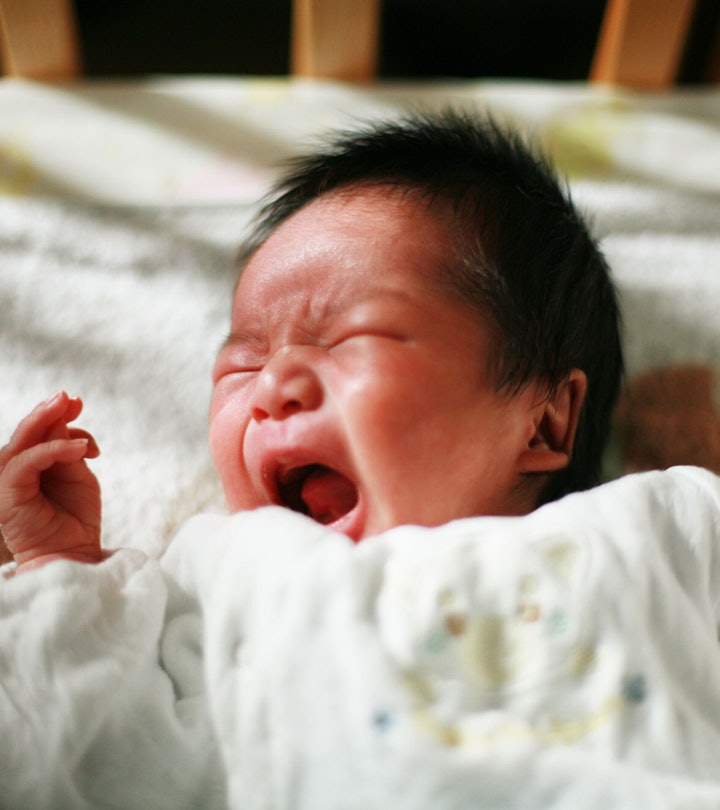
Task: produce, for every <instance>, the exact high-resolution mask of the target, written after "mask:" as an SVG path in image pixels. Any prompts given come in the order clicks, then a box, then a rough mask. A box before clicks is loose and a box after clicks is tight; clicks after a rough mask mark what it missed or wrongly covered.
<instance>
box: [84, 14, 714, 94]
mask: <svg viewBox="0 0 720 810" xmlns="http://www.w3.org/2000/svg"><path fill="white" fill-rule="evenodd" d="M75 8H76V12H77V18H78V23H79V29H80V37H81V47H82V53H83V62H84V72H85V75H88V76H94V77H117V76H137V75H147V74H188V73H194V74H235V75H237V74H240V75H284V74H287V72H288V67H289V42H290V19H291V0H75ZM604 8H605V0H383V3H382V23H381V30H382V32H381V43H380V76H381V77H384V78H398V79H401V78H410V77H412V78H418V77H440V76H448V77H453V76H457V77H501V78H538V79H554V80H583V79H586V78H587V75H588V71H589V69H590V64H591V60H592V56H593V51H594V48H595V43H596V41H597V36H598V33H599V29H600V23H601V20H602V15H603V11H604ZM719 19H720V0H700V3H699V11H698V13H697V15H696V22H695V25H694V28H693V33H692V35H691V37H690V47H689V49H688V51H687V53H686V57H685V60H684V64H683V67H682V70H681V77H680V78H681V81H684V82H695V81H699V80H700V79H701V78H702V77H703V71H704V68H705V64H706V60H707V57H708V55H709V51H710V46H711V38H712V37H713V35H714V33H715V32H716V31H717V30H718V20H719Z"/></svg>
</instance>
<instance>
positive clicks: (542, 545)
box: [0, 468, 720, 810]
mask: <svg viewBox="0 0 720 810" xmlns="http://www.w3.org/2000/svg"><path fill="white" fill-rule="evenodd" d="M0 616H1V617H2V618H1V619H0V640H2V644H0V655H1V656H2V658H1V659H0V677H1V680H0V685H1V688H0V797H1V799H0V803H1V804H2V806H3V807H5V808H24V809H25V810H30V809H31V808H52V809H53V810H59V809H60V808H66V807H67V808H83V807H122V808H135V807H136V808H183V807H202V808H206V809H207V810H209V809H211V808H214V807H223V806H226V802H227V805H228V806H230V807H233V808H242V810H255V809H256V808H257V809H258V810H259V809H260V808H262V809H263V810H270V809H271V808H273V809H277V810H281V809H282V810H284V809H285V808H297V809H299V808H308V810H355V809H357V810H375V809H376V810H387V808H390V807H392V808H397V809H398V810H426V809H427V808H433V810H445V809H446V808H447V809H448V810H450V808H452V809H453V810H459V809H460V808H468V810H471V808H472V810H475V808H478V807H482V808H487V809H488V810H491V809H492V808H498V810H500V808H508V807H516V808H523V810H532V808H538V810H539V809H540V808H542V810H551V809H557V810H559V809H560V808H563V809H564V810H577V809H578V808H583V810H592V809H593V808H597V810H606V808H615V809H616V810H620V808H628V810H637V808H653V810H662V809H663V808H678V810H679V809H680V808H682V810H687V808H693V809H694V810H695V809H699V808H717V807H719V806H720V654H719V653H718V644H717V626H718V617H719V616H720V480H719V479H717V478H714V477H713V476H711V475H710V474H709V473H705V472H702V471H700V470H696V469H693V468H678V469H676V470H674V471H671V472H669V473H651V474H646V475H643V476H635V477H631V478H626V479H623V480H621V481H618V482H615V483H612V484H608V485H606V486H605V487H603V488H600V489H597V490H595V491H592V492H590V493H586V494H581V495H574V496H570V497H569V498H567V499H565V500H564V501H561V502H559V503H556V504H552V505H549V506H546V507H544V508H542V509H540V510H538V511H537V512H535V513H534V514H532V515H530V516H528V517H525V518H475V519H467V520H462V521H458V522H456V523H452V524H449V525H448V526H445V527H441V528H437V529H420V528H412V527H407V528H399V529H396V530H393V531H391V532H388V533H387V534H386V535H384V536H381V537H378V538H374V539H370V540H368V541H366V542H363V543H361V544H360V545H359V546H353V544H352V543H351V542H350V541H349V540H347V538H345V537H343V536H340V535H335V534H332V533H331V532H329V531H328V530H326V529H324V528H323V527H321V526H319V525H318V524H315V523H313V522H312V521H310V520H308V519H306V518H303V517H301V516H298V515H295V514H293V513H290V512H287V511H285V510H281V509H277V508H271V509H265V510H259V511H257V512H251V513H245V514H239V515H236V516H234V517H230V518H223V517H220V516H205V517H198V518H195V519H194V520H192V521H191V522H190V523H188V524H187V525H186V527H184V528H183V530H182V531H181V532H180V534H179V536H178V537H177V538H176V540H175V541H174V542H173V543H172V544H171V546H170V549H169V551H168V552H167V554H166V555H165V557H164V558H163V560H162V562H161V564H158V563H157V562H154V561H151V560H150V559H148V558H146V557H144V555H142V554H141V553H140V552H137V551H118V552H116V553H115V554H114V555H113V556H112V557H111V558H110V559H109V560H108V561H106V562H104V563H103V564H101V565H99V566H83V565H79V564H75V563H64V562H60V563H55V564H51V565H49V566H47V567H46V568H45V569H42V570H40V571H36V572H30V573H28V574H26V575H23V576H20V577H16V578H11V579H8V580H7V581H6V582H5V583H4V584H3V585H2V587H1V588H0Z"/></svg>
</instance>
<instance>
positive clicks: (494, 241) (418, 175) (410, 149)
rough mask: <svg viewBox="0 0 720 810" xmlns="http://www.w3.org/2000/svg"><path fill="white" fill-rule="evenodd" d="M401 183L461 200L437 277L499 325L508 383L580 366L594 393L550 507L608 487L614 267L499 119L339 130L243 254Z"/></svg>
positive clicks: (499, 371) (619, 364) (455, 117)
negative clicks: (349, 201) (364, 190)
mask: <svg viewBox="0 0 720 810" xmlns="http://www.w3.org/2000/svg"><path fill="white" fill-rule="evenodd" d="M376 185H381V186H382V185H394V186H398V187H400V188H401V189H404V190H406V191H407V192H409V193H417V194H419V195H420V196H421V197H422V198H423V199H424V200H426V201H427V202H428V205H429V206H430V207H431V208H432V206H433V205H436V206H438V207H443V206H444V207H445V208H447V206H450V210H451V212H452V214H453V220H454V222H455V225H456V228H455V232H454V233H453V234H451V236H452V237H453V243H454V251H455V255H454V256H451V257H449V261H448V262H447V264H446V266H445V267H443V268H438V270H439V272H444V273H445V274H446V275H447V278H446V280H445V281H446V282H447V284H449V285H450V288H451V289H452V290H453V291H454V293H455V294H457V295H459V296H461V297H462V300H463V301H464V302H465V303H467V304H469V305H471V306H474V307H476V308H477V309H478V310H479V311H480V312H481V313H482V315H483V317H485V318H487V316H488V315H490V321H491V323H492V324H493V325H494V327H495V329H496V330H497V333H498V337H499V347H498V351H497V357H496V358H495V368H494V372H495V377H496V383H497V387H498V390H507V391H508V392H509V393H511V394H512V393H517V392H518V391H520V390H522V388H523V387H524V386H525V385H527V384H528V383H530V382H533V381H538V382H542V383H544V384H545V385H546V386H548V387H549V389H550V391H551V392H552V391H554V390H556V389H557V387H558V386H560V385H562V384H563V383H564V382H565V381H566V380H567V379H568V375H569V374H570V372H571V371H572V369H575V368H578V369H581V370H582V371H584V372H585V374H586V376H587V380H588V390H587V395H586V399H585V403H584V406H583V408H582V411H581V414H580V419H579V423H578V429H577V432H576V436H575V443H574V448H573V452H572V456H571V459H570V462H569V464H568V466H567V467H566V468H565V469H563V470H560V471H559V472H557V473H554V474H553V475H552V476H551V477H550V479H549V480H548V482H547V484H546V485H545V486H544V488H543V490H542V493H541V495H540V499H539V500H540V502H546V501H550V500H554V499H556V498H558V497H560V496H562V495H564V494H566V493H568V492H571V491H574V490H582V489H587V488H589V487H591V486H594V485H595V484H596V483H598V481H599V478H600V473H601V461H602V455H603V450H604V446H605V444H606V441H607V438H608V435H609V432H610V423H611V415H612V410H613V406H614V404H615V401H616V399H617V396H618V392H619V388H620V382H621V377H622V369H623V359H622V350H621V346H620V316H619V310H618V303H617V296H616V293H615V290H614V287H613V283H612V280H611V277H610V271H609V268H608V265H607V263H606V261H605V259H604V257H603V255H602V253H601V252H600V249H599V248H598V245H597V243H596V242H595V240H594V239H593V238H592V236H591V234H590V232H589V229H588V227H587V224H586V223H585V221H584V220H583V217H582V216H581V215H580V213H579V212H578V210H577V209H576V207H575V205H574V203H573V201H572V199H571V196H570V193H569V190H568V189H567V188H566V187H565V185H564V184H563V183H562V182H561V181H560V180H559V178H558V176H557V174H556V172H555V170H554V169H553V168H552V166H551V165H550V163H549V162H548V161H547V160H546V159H545V158H544V157H543V156H542V154H541V153H540V152H539V151H538V150H537V148H535V147H533V146H532V145H529V144H528V143H527V142H526V141H525V140H524V139H523V138H522V137H520V135H519V134H518V133H516V132H513V131H511V130H508V129H506V128H503V127H501V126H500V125H499V124H498V123H497V122H495V121H494V120H493V119H492V118H490V117H487V116H484V115H477V116H476V115H472V114H469V113H459V112H453V111H444V112H442V113H436V114H414V115H411V116H407V117H405V118H403V119H400V120H397V121H389V122H380V123H372V124H367V125H364V126H363V127H361V128H359V129H357V130H353V131H347V132H340V133H336V134H335V135H334V136H332V137H331V138H330V139H328V141H327V142H326V144H325V145H324V147H323V148H321V149H319V150H318V151H316V152H314V153H313V154H310V155H306V156H301V157H300V158H297V159H296V160H294V161H293V162H292V164H291V166H290V169H289V171H288V172H287V174H286V175H285V176H284V177H283V178H281V180H280V181H279V182H278V183H277V185H276V186H275V188H274V190H273V192H272V193H271V195H270V196H269V197H268V198H267V200H266V201H265V204H264V205H263V207H262V209H261V211H260V213H259V215H258V218H257V219H256V222H255V224H254V229H253V231H252V233H251V236H250V239H249V241H248V244H247V251H246V254H245V255H246V256H248V255H250V253H251V252H252V251H253V250H254V249H256V248H257V247H258V246H259V245H260V244H262V243H263V242H264V241H265V239H267V237H268V236H269V235H270V234H271V233H272V231H273V230H274V229H275V228H277V226H278V225H280V224H281V223H282V222H284V221H285V220H286V219H288V217H290V216H291V215H292V214H294V213H295V212H296V211H298V210H299V209H300V208H302V207H303V206H305V205H307V204H308V203H310V202H312V201H313V200H315V199H317V198H318V197H321V196H322V195H324V194H328V193H330V192H332V191H340V190H346V189H350V188H353V187H362V186H376Z"/></svg>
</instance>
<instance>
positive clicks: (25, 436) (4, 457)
mask: <svg viewBox="0 0 720 810" xmlns="http://www.w3.org/2000/svg"><path fill="white" fill-rule="evenodd" d="M78 401H79V400H75V399H71V398H70V397H69V396H68V395H67V394H66V393H65V391H58V392H57V393H56V394H53V395H52V396H51V397H49V398H48V399H46V400H45V401H44V402H41V403H40V404H39V405H36V406H35V408H33V410H32V411H31V412H30V413H29V414H28V415H27V416H26V417H25V418H24V419H23V420H22V421H21V422H20V424H19V425H18V426H17V428H15V432H14V433H13V435H12V436H11V438H10V441H9V442H8V444H6V445H5V446H4V447H3V448H2V449H1V450H0V468H2V467H3V466H4V465H5V464H6V463H7V462H8V460H9V459H10V458H11V457H12V456H15V455H17V454H18V453H22V452H23V451H25V450H27V449H28V448H29V447H32V446H33V445H36V444H38V443H40V442H42V441H43V439H44V437H45V434H46V432H47V431H48V429H49V428H50V427H51V426H52V425H53V423H55V422H57V421H58V420H59V419H61V418H62V417H63V416H64V415H65V414H66V412H67V411H68V405H69V404H70V403H77V402H78ZM77 407H78V405H77V404H74V405H73V406H72V408H71V409H70V412H71V413H72V412H73V411H76V410H77ZM80 408H81V409H82V403H80ZM78 413H79V411H78ZM75 416H77V413H76V414H75Z"/></svg>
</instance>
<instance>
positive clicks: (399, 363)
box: [0, 113, 622, 570]
mask: <svg viewBox="0 0 720 810" xmlns="http://www.w3.org/2000/svg"><path fill="white" fill-rule="evenodd" d="M621 371H622V356H621V349H620V340H619V330H618V309H617V304H616V299H615V294H614V290H613V286H612V283H611V280H610V277H609V273H608V268H607V265H606V263H605V261H604V260H603V257H602V255H601V254H600V252H599V251H598V249H597V247H596V245H595V243H594V242H593V240H592V238H591V236H590V235H589V233H588V230H587V228H586V226H585V224H584V222H583V220H582V218H581V217H580V215H579V214H578V212H577V210H576V209H575V207H574V206H573V204H572V201H571V200H570V198H569V195H568V194H567V193H566V192H565V191H564V190H563V189H562V188H561V186H560V184H559V183H558V181H557V178H556V176H555V175H554V173H553V171H552V170H551V169H550V168H549V166H548V165H547V163H546V162H545V161H544V160H543V159H542V158H541V157H539V156H537V155H536V154H534V153H533V152H532V151H531V150H530V149H528V148H527V147H526V146H525V145H524V144H523V143H522V141H521V140H520V138H519V137H517V136H515V135H511V134H508V133H506V132H504V131H503V130H502V129H501V128H500V127H498V126H497V125H496V124H494V123H493V122H490V121H487V120H484V119H483V120H476V119H473V118H471V117H469V116H467V117H466V116H464V115H460V114H454V113H445V114H442V115H437V116H416V117H413V118H411V119H408V120H406V121H403V122H400V123H389V124H378V125H373V126H371V127H369V128H367V129H365V130H362V131H359V132H356V133H353V134H349V135H340V136H338V137H337V138H336V139H335V140H334V141H333V142H332V143H331V145H330V147H329V148H328V149H326V150H324V151H322V152H320V153H318V154H317V155H313V156H310V157H307V158H303V159H301V160H298V161H297V163H296V164H295V166H294V168H293V170H291V171H290V172H289V173H288V175H287V176H286V177H285V178H284V179H283V180H281V182H280V183H279V184H278V186H277V188H276V190H275V193H274V194H273V195H272V196H271V198H270V199H269V202H267V204H266V205H265V207H264V208H263V209H262V211H261V213H260V216H259V218H258V220H257V222H256V225H255V228H254V231H253V233H252V235H251V238H250V240H249V242H248V246H247V250H246V251H245V253H244V256H243V267H242V271H241V274H240V278H239V282H238V284H237V287H236V290H235V295H234V302H233V308H232V320H231V329H230V334H229V336H228V338H227V340H226V341H225V343H224V345H223V347H222V349H221V351H220V353H219V356H218V359H217V363H216V366H215V371H214V391H213V398H212V404H211V410H210V445H211V449H212V453H213V457H214V460H215V463H216V466H217V468H218V471H219V473H220V478H221V481H222V485H223V489H224V492H225V496H226V500H227V504H228V507H229V509H230V510H231V511H233V512H235V511H239V510H248V509H253V508H256V507H259V506H263V505H269V504H278V505H281V506H285V507H288V508H290V509H292V510H295V511H298V512H301V513H304V514H306V515H308V516H309V517H311V518H312V519H314V520H316V521H318V522H320V523H322V524H325V525H327V526H329V527H331V528H333V529H335V530H336V531H338V532H341V533H343V534H346V535H347V536H349V537H350V538H352V539H353V540H355V541H359V540H361V539H363V538H365V537H368V536H370V535H376V534H379V533H381V532H383V531H385V530H386V529H389V528H391V527H394V526H398V525H403V524H417V525H423V526H438V525H441V524H444V523H447V522H448V521H451V520H453V519H455V518H461V517H469V516H474V515H522V514H526V513H528V512H531V511H532V510H534V509H535V508H536V507H537V506H538V505H540V504H542V503H545V502H547V501H550V500H554V499H557V498H558V497H560V496H562V495H564V494H566V493H568V492H571V491H573V490H580V489H586V488H588V487H591V486H592V485H594V484H595V483H597V481H598V477H599V468H600V459H601V455H602V451H603V446H604V443H605V440H606V436H607V433H608V427H609V420H610V414H611V410H612V407H613V404H614V402H615V399H616V396H617V392H618V388H619V381H620V376H621ZM81 409H82V403H81V401H80V399H79V398H71V397H69V396H68V395H67V394H66V393H64V392H60V393H58V394H56V395H54V396H53V397H52V398H50V399H49V400H47V401H46V402H44V403H43V404H41V405H39V406H38V407H37V408H36V409H35V410H34V411H33V412H32V413H31V414H30V415H29V416H28V417H26V418H25V419H24V420H23V421H22V422H21V423H20V425H19V426H18V428H17V430H16V431H15V433H14V435H13V437H12V438H11V440H10V442H9V443H8V444H7V445H6V446H5V447H3V448H2V450H1V451H0V526H1V527H2V535H3V538H4V541H5V544H6V546H7V549H8V550H9V552H10V553H11V554H12V556H13V558H14V559H15V561H16V563H17V567H18V570H25V569H29V568H33V567H37V566H39V565H42V564H44V563H46V562H48V561H50V560H53V559H56V558H69V559H74V560H79V561H85V562H95V561H99V560H101V559H102V558H103V552H102V549H101V545H100V536H101V520H100V491H99V485H98V482H97V480H96V478H95V477H94V476H93V474H92V473H91V472H90V470H89V468H88V466H87V464H86V460H87V459H92V458H94V457H95V456H97V454H98V452H99V451H98V447H97V445H96V443H95V441H94V439H93V437H92V436H91V435H90V434H89V433H87V432H85V431H83V430H80V429H78V428H75V427H71V426H70V425H71V423H72V422H74V420H75V419H76V418H77V417H78V416H79V415H80V412H81Z"/></svg>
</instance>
